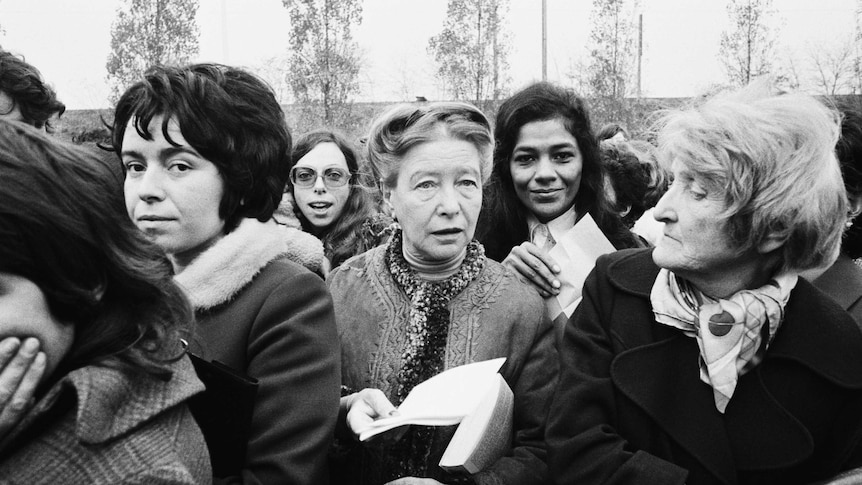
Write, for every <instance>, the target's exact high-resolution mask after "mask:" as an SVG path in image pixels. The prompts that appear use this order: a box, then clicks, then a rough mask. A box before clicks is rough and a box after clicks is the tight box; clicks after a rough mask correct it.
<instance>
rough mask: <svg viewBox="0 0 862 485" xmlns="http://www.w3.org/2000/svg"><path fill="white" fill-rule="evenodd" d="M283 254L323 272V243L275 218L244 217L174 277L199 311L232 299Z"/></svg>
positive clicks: (309, 267)
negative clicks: (278, 221)
mask: <svg viewBox="0 0 862 485" xmlns="http://www.w3.org/2000/svg"><path fill="white" fill-rule="evenodd" d="M282 256H283V257H285V258H287V259H290V260H292V261H294V262H295V263H298V264H301V265H303V266H305V267H306V268H308V269H309V270H311V271H315V272H320V271H321V265H322V262H323V243H321V242H320V240H319V239H317V238H316V237H314V236H312V235H311V234H308V233H305V232H302V231H300V230H298V229H293V228H290V227H286V226H282V225H280V224H278V223H276V222H275V221H274V220H269V221H267V222H265V223H264V222H260V221H258V220H256V219H243V221H242V222H241V223H240V225H239V226H238V227H237V228H236V229H234V230H233V231H232V232H231V233H229V234H227V235H226V236H224V237H223V238H221V239H220V240H218V241H217V242H216V243H215V244H213V245H212V247H210V248H208V249H207V250H206V251H204V252H203V253H201V254H200V255H199V256H198V257H197V258H196V259H195V260H194V261H193V262H192V263H191V264H190V265H189V266H187V267H186V268H185V269H184V270H183V272H182V273H180V274H178V275H176V276H175V277H174V280H175V281H176V282H177V283H179V285H180V286H182V287H183V289H185V290H186V295H187V296H188V297H189V300H190V301H191V302H192V306H194V308H195V311H198V310H206V309H209V308H213V307H215V306H217V305H220V304H222V303H225V302H227V301H230V300H231V299H232V298H233V296H234V295H236V294H237V293H239V291H240V290H242V289H243V288H245V287H246V285H248V284H249V283H251V280H252V279H254V277H255V276H257V274H258V273H260V271H261V270H262V269H263V268H264V267H265V266H266V265H267V264H269V263H270V261H272V260H274V259H277V258H279V257H282Z"/></svg>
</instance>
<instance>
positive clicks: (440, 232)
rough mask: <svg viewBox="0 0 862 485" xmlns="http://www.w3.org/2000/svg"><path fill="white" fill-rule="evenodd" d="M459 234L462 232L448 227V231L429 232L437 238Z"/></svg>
mask: <svg viewBox="0 0 862 485" xmlns="http://www.w3.org/2000/svg"><path fill="white" fill-rule="evenodd" d="M461 232H463V231H462V230H461V229H458V228H456V227H450V228H448V229H440V230H439V231H431V234H435V235H437V236H451V235H453V234H460V233H461Z"/></svg>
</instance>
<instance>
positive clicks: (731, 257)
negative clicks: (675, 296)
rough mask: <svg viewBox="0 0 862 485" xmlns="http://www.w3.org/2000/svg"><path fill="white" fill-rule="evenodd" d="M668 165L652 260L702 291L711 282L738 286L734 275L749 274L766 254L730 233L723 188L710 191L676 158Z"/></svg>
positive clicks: (659, 204)
mask: <svg viewBox="0 0 862 485" xmlns="http://www.w3.org/2000/svg"><path fill="white" fill-rule="evenodd" d="M671 168H672V173H673V183H672V184H671V186H670V188H669V189H668V191H667V192H666V193H665V194H664V196H663V197H662V198H661V200H659V202H658V204H657V205H656V207H655V210H654V216H655V218H656V220H658V221H659V222H663V223H664V234H663V236H662V237H661V238H660V239H659V241H658V243H657V244H656V248H655V250H654V251H653V260H654V261H655V263H656V264H657V265H658V266H660V267H662V268H667V269H669V270H671V271H673V272H674V274H676V275H679V276H681V277H683V278H685V279H687V280H689V281H691V282H693V283H694V284H695V286H698V287H699V288H700V289H701V290H702V291H707V292H708V290H707V288H705V287H704V286H706V287H710V286H713V287H714V286H715V284H714V282H723V283H731V284H730V286H736V285H735V284H734V283H732V282H733V280H735V279H739V278H740V277H742V276H743V275H748V274H750V273H751V271H752V269H753V268H755V267H756V266H758V263H757V261H758V260H763V259H764V258H762V257H761V256H760V255H759V254H758V253H757V251H756V250H742V249H741V248H739V246H738V245H737V244H735V243H734V242H733V241H732V240H731V239H730V236H729V234H728V221H727V217H726V216H724V215H723V214H722V211H723V210H724V209H725V202H724V194H723V193H714V191H713V192H710V190H708V189H707V187H706V185H705V184H704V183H703V181H702V180H700V179H699V178H698V176H697V175H695V174H694V173H692V172H691V171H689V170H688V169H687V168H686V167H685V165H683V164H682V162H680V161H679V160H675V161H674V162H673V165H672V167H671ZM743 279H744V278H743ZM724 286H727V285H726V284H725V285H724ZM740 289H741V288H740ZM710 295H711V296H716V297H723V296H724V295H716V294H712V293H710Z"/></svg>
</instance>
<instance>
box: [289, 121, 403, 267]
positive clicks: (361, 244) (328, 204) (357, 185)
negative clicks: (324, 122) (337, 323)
mask: <svg viewBox="0 0 862 485" xmlns="http://www.w3.org/2000/svg"><path fill="white" fill-rule="evenodd" d="M291 159H292V160H293V161H292V166H291V168H290V178H289V179H288V183H287V191H288V196H287V198H288V203H290V202H292V204H291V205H292V206H293V214H294V215H295V216H296V218H297V219H298V220H299V223H300V224H301V227H302V230H303V231H306V232H308V233H311V234H313V235H314V236H316V237H317V238H318V239H320V240H321V241H323V250H324V255H325V256H326V257H327V259H328V260H329V262H330V265H331V267H332V268H337V267H338V266H339V265H341V263H343V262H344V261H345V260H347V259H348V258H350V257H352V256H354V255H357V254H359V253H363V252H365V251H367V250H369V249H371V248H373V247H375V246H377V245H379V244H381V243H382V242H384V241H385V240H386V238H387V237H388V236H389V235H390V234H391V223H392V220H391V219H390V218H389V217H387V216H385V215H384V214H381V213H379V212H378V211H377V209H376V204H375V202H374V198H373V197H372V195H371V192H372V190H373V189H371V188H370V187H368V186H366V185H365V184H364V183H363V182H364V180H363V174H362V173H361V172H360V169H359V160H358V158H357V156H356V152H355V151H354V150H353V148H352V147H351V146H350V144H349V143H348V142H347V140H346V139H345V138H344V137H343V136H342V135H340V134H338V133H336V132H334V131H329V130H319V131H312V132H310V133H307V134H305V135H303V136H301V137H299V139H298V140H297V142H296V145H295V146H294V147H293V154H292V156H291Z"/></svg>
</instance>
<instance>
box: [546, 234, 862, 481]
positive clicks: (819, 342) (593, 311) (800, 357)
mask: <svg viewBox="0 0 862 485" xmlns="http://www.w3.org/2000/svg"><path fill="white" fill-rule="evenodd" d="M658 271H659V268H658V267H657V266H656V265H655V264H654V263H653V260H652V252H651V250H628V251H620V252H618V253H615V254H611V255H608V256H603V257H601V258H600V259H599V261H598V262H597V265H596V269H595V270H594V272H593V273H592V274H591V275H590V277H589V278H588V279H587V281H586V283H585V285H584V293H583V294H584V299H583V302H582V303H581V305H580V307H579V308H578V310H577V311H576V313H575V314H574V315H573V316H572V318H571V319H570V320H569V322H568V325H567V328H566V333H565V338H564V340H563V342H562V343H561V349H560V354H561V369H560V373H561V374H560V380H559V384H558V387H557V392H556V394H555V397H554V401H553V403H552V405H551V411H550V415H549V418H548V432H547V441H548V447H549V467H550V472H551V476H552V477H554V479H555V480H556V483H560V484H563V483H565V484H572V483H584V484H599V483H614V484H656V485H669V484H683V483H686V484H688V485H698V484H755V483H756V484H771V483H775V484H788V483H808V482H811V481H813V480H817V479H822V478H826V477H829V476H832V475H834V474H836V473H838V472H839V471H841V470H845V469H849V468H852V467H853V466H856V465H858V464H859V463H860V462H862V446H860V438H862V333H860V331H859V328H858V327H857V326H856V324H855V323H854V322H853V320H852V319H851V318H850V316H849V315H847V314H846V313H845V312H844V311H843V310H842V309H841V308H839V307H838V306H837V305H836V304H835V303H834V302H833V301H831V300H830V299H828V298H826V297H825V296H824V295H823V294H822V293H820V292H819V291H818V290H816V289H815V288H813V287H812V286H811V284H809V283H808V282H807V281H805V280H803V279H800V280H799V283H798V284H797V285H796V288H795V289H794V290H793V291H792V293H791V296H790V300H789V302H788V304H787V307H786V309H785V310H786V311H785V320H784V323H783V324H782V326H781V328H780V330H779V332H778V334H777V336H776V337H775V340H774V341H773V342H772V344H771V346H770V347H769V350H768V352H767V354H766V356H765V358H764V360H763V361H762V362H761V363H760V364H759V365H758V366H757V367H756V368H755V369H753V370H751V371H749V372H748V373H747V374H745V375H743V376H742V377H741V378H740V379H739V383H738V387H737V388H736V391H735V393H734V395H733V398H732V399H731V401H730V403H729V405H728V406H727V409H726V413H725V414H720V413H719V412H718V411H717V410H716V408H715V403H714V401H713V392H712V389H711V388H710V387H709V386H708V385H706V384H704V383H703V382H702V381H701V380H700V376H699V372H698V364H697V363H698V358H699V352H698V347H697V342H696V340H695V339H693V338H691V337H687V336H685V335H684V334H683V333H682V332H680V331H679V330H677V329H675V328H672V327H669V326H666V325H662V324H659V323H656V321H655V319H654V318H653V314H652V309H651V305H650V300H649V293H650V290H651V288H652V285H653V282H654V281H655V279H656V276H657V274H658Z"/></svg>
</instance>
